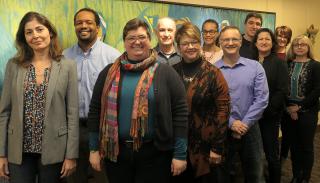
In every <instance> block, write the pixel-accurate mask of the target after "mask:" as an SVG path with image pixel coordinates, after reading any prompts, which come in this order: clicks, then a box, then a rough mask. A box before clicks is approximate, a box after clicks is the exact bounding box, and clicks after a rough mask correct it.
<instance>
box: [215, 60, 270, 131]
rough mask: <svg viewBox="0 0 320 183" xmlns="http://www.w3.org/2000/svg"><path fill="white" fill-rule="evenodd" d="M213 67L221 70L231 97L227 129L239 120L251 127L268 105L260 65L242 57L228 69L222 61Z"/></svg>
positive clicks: (267, 94)
mask: <svg viewBox="0 0 320 183" xmlns="http://www.w3.org/2000/svg"><path fill="white" fill-rule="evenodd" d="M215 65H216V66H217V67H218V68H220V69H221V71H222V73H223V76H224V78H225V79H226V81H227V83H228V86H229V92H230V96H231V115H230V118H229V127H231V126H232V124H233V122H234V121H235V120H240V121H242V122H244V123H245V124H247V125H248V126H249V127H251V126H252V125H253V124H254V123H255V122H257V121H258V120H259V119H260V118H261V117H262V114H263V111H264V109H265V108H266V107H267V105H268V99H269V88H268V83H267V77H266V74H265V72H264V69H263V67H262V65H261V64H260V63H259V62H257V61H255V60H250V59H247V58H244V57H240V58H239V60H238V61H237V63H236V64H235V65H234V66H233V67H230V66H228V65H226V64H225V63H224V62H223V60H222V59H220V60H218V61H217V62H216V63H215Z"/></svg>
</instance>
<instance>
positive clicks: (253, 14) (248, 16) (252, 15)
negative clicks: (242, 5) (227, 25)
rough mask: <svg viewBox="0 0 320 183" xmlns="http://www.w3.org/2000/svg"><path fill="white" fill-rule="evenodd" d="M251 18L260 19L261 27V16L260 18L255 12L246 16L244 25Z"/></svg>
mask: <svg viewBox="0 0 320 183" xmlns="http://www.w3.org/2000/svg"><path fill="white" fill-rule="evenodd" d="M252 17H254V18H258V19H260V21H261V25H262V16H261V14H259V13H256V12H251V13H248V14H247V16H246V19H245V20H244V24H246V23H247V22H248V20H249V18H252Z"/></svg>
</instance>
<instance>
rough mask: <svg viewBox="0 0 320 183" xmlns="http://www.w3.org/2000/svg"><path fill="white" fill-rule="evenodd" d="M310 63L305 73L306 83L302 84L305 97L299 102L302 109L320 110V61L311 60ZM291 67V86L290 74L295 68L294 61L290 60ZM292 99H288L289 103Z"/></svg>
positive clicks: (288, 103)
mask: <svg viewBox="0 0 320 183" xmlns="http://www.w3.org/2000/svg"><path fill="white" fill-rule="evenodd" d="M309 62H310V63H309V65H308V67H307V68H306V72H305V73H304V76H305V78H301V79H304V80H306V83H305V84H304V85H303V86H301V88H302V90H303V91H304V96H305V98H304V99H302V101H300V102H297V104H298V105H300V106H301V111H306V110H308V111H313V112H318V110H319V97H320V63H319V62H318V61H315V60H310V61H309ZM288 67H289V88H290V87H291V83H290V79H291V78H290V76H291V74H290V73H291V72H292V70H293V68H294V62H292V61H288ZM289 94H290V93H289ZM290 103H292V101H287V105H290Z"/></svg>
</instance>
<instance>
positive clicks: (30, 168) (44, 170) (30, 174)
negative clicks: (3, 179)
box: [9, 153, 62, 183]
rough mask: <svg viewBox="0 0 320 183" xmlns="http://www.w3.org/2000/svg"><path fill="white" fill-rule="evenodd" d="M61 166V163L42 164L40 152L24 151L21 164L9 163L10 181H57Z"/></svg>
mask: <svg viewBox="0 0 320 183" xmlns="http://www.w3.org/2000/svg"><path fill="white" fill-rule="evenodd" d="M61 167H62V163H56V164H50V165H42V163H41V154H34V153H24V154H23V157H22V164H21V165H17V164H13V163H9V172H10V175H9V176H10V183H36V182H37V183H59V182H61V181H62V180H61V179H60V176H61V174H60V171H61ZM36 179H37V180H36Z"/></svg>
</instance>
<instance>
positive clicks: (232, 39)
mask: <svg viewBox="0 0 320 183" xmlns="http://www.w3.org/2000/svg"><path fill="white" fill-rule="evenodd" d="M230 41H231V42H233V43H239V42H240V41H241V39H238V38H226V39H220V42H222V43H224V44H226V43H229V42H230Z"/></svg>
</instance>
